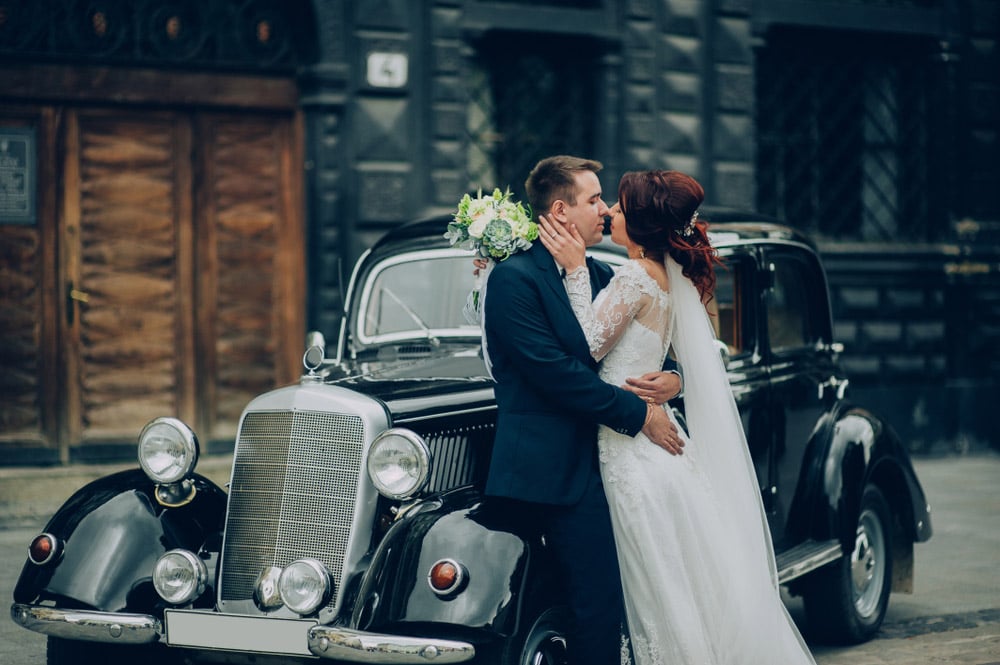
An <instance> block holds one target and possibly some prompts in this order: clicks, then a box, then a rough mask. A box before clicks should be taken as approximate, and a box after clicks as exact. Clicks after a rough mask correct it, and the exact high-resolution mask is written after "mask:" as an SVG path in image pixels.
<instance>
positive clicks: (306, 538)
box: [220, 411, 364, 605]
mask: <svg viewBox="0 0 1000 665" xmlns="http://www.w3.org/2000/svg"><path fill="white" fill-rule="evenodd" d="M363 448H364V424H363V421H362V420H361V418H360V417H358V416H354V415H345V414H339V413H326V412H316V411H263V412H252V413H248V414H247V415H246V417H245V418H244V419H243V423H242V425H241V427H240V434H239V440H238V441H237V443H236V453H235V456H234V460H233V479H232V483H231V485H230V489H229V508H228V511H229V512H228V515H227V519H226V534H225V539H226V540H225V543H224V544H223V550H222V573H221V585H220V586H221V588H220V598H221V599H222V600H249V599H252V598H253V590H254V581H255V580H256V579H257V576H258V575H259V574H260V572H261V571H262V570H264V569H265V568H267V567H269V566H277V567H282V568H283V567H284V566H286V565H288V564H289V563H291V562H292V561H294V560H296V559H299V558H302V557H305V556H310V557H314V558H317V559H319V560H320V561H322V562H323V563H324V564H325V565H326V567H327V569H328V570H330V571H332V572H334V573H339V572H340V571H341V569H342V565H343V561H344V553H345V550H346V549H347V543H348V539H349V537H350V534H351V524H352V522H353V521H354V506H355V497H356V494H357V491H358V474H359V472H360V466H361V459H362V451H363ZM337 581H338V582H339V580H337ZM338 586H339V584H338ZM334 602H335V599H331V601H330V603H331V605H332V604H333V603H334Z"/></svg>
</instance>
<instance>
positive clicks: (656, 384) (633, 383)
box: [622, 371, 682, 404]
mask: <svg viewBox="0 0 1000 665" xmlns="http://www.w3.org/2000/svg"><path fill="white" fill-rule="evenodd" d="M622 388H624V389H625V390H628V391H629V392H633V393H635V394H636V395H638V396H639V397H641V398H642V399H644V400H646V401H647V402H649V403H651V404H664V403H665V402H667V400H671V399H673V398H675V397H677V396H678V395H679V394H680V392H681V388H682V383H681V375H680V373H679V372H675V371H668V372H648V373H646V374H643V375H642V376H640V377H638V378H635V377H629V378H627V379H625V385H623V386H622Z"/></svg>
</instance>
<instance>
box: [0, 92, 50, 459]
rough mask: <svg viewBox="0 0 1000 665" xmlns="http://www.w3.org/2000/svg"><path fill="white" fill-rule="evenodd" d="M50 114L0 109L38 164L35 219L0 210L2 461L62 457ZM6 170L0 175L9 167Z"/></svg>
mask: <svg viewBox="0 0 1000 665" xmlns="http://www.w3.org/2000/svg"><path fill="white" fill-rule="evenodd" d="M56 117H57V116H56V114H55V113H54V111H53V109H51V108H45V107H37V106H14V105H0V131H3V130H5V129H6V128H12V129H14V130H15V131H21V132H25V131H27V132H31V133H32V142H33V145H34V148H35V149H34V150H33V152H34V155H33V157H34V163H35V164H36V167H37V168H36V169H35V174H36V175H37V178H36V183H37V189H36V191H35V201H36V206H35V215H34V219H33V220H31V221H28V222H25V220H23V219H21V220H16V221H15V220H13V219H11V218H9V217H7V216H6V215H4V214H2V213H0V450H2V452H3V462H4V463H8V464H25V463H32V464H41V463H53V462H57V461H59V460H60V450H59V445H58V441H59V438H58V414H57V404H58V402H59V396H58V388H59V380H58V376H57V364H58V361H59V350H58V346H57V326H58V322H57V316H58V306H59V304H60V303H61V299H60V298H59V296H58V294H57V273H56V251H55V245H56V242H55V239H56V233H55V223H54V220H55V216H56V187H55V183H56V168H55V162H56V158H55V155H56V144H55V126H56ZM0 153H6V149H4V148H3V147H2V146H0ZM11 159H15V158H13V157H11ZM21 166H23V165H21ZM4 170H5V171H6V173H3V174H0V177H7V176H8V175H11V173H10V171H12V170H13V169H11V168H8V167H5V169H4ZM4 186H5V187H6V186H7V184H4ZM0 198H2V199H4V200H6V197H0Z"/></svg>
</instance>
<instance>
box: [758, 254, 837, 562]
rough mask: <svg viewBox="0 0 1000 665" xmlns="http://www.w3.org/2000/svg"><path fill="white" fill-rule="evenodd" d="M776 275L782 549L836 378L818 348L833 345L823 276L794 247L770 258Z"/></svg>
mask: <svg viewBox="0 0 1000 665" xmlns="http://www.w3.org/2000/svg"><path fill="white" fill-rule="evenodd" d="M765 264H766V265H767V267H768V269H769V270H770V272H771V275H772V280H771V284H772V285H771V288H770V289H768V291H767V298H766V310H767V314H766V328H767V339H768V341H769V349H770V353H769V356H768V357H769V359H770V368H771V394H772V399H773V404H772V411H773V436H774V442H773V446H774V449H773V459H774V462H773V468H772V488H773V489H772V492H773V493H774V499H775V504H774V509H775V514H774V515H773V516H772V517H773V524H772V533H773V535H774V540H775V546H776V548H778V549H780V548H781V546H782V543H783V541H784V540H785V539H789V540H790V541H791V542H795V541H798V540H799V539H801V538H802V537H803V535H804V534H792V533H786V531H785V525H786V523H787V520H788V517H789V511H790V510H791V507H792V502H793V498H794V496H795V493H796V489H797V486H798V482H799V478H800V475H801V472H802V464H803V460H804V459H805V457H806V452H807V448H808V446H809V443H810V441H811V439H812V435H813V433H814V431H815V430H816V427H817V424H818V423H819V422H820V419H821V418H822V417H823V415H824V414H825V413H826V411H827V410H828V408H829V404H828V403H827V402H826V401H825V398H824V392H823V390H822V389H821V384H823V383H824V382H825V381H826V380H827V379H829V378H830V377H831V376H832V375H833V374H834V373H835V372H836V368H835V367H834V366H833V365H832V364H831V362H830V358H829V356H828V355H824V354H821V353H819V352H818V351H817V345H818V344H821V343H823V342H826V343H829V340H830V334H831V333H830V326H829V314H828V312H829V306H828V303H827V300H826V286H825V281H824V280H823V274H822V271H821V269H820V267H819V265H818V264H817V263H816V261H815V259H814V258H813V257H812V255H810V254H807V253H806V252H803V251H801V250H797V249H796V248H794V247H787V248H783V249H781V248H774V249H771V250H769V252H768V253H767V254H766V256H765Z"/></svg>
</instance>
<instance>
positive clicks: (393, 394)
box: [327, 344, 493, 402]
mask: <svg viewBox="0 0 1000 665" xmlns="http://www.w3.org/2000/svg"><path fill="white" fill-rule="evenodd" d="M479 348H480V347H479V345H478V344H475V345H472V344H468V345H465V344H463V345H449V344H445V345H442V346H441V347H438V348H432V349H431V350H429V351H426V352H421V353H413V354H406V353H397V352H395V351H394V350H392V351H388V352H385V350H383V351H384V352H383V353H380V354H377V355H376V354H373V355H372V358H371V359H370V360H369V359H358V360H350V361H347V362H346V363H345V364H344V365H343V366H342V367H340V368H339V370H338V371H337V372H335V373H333V374H332V375H331V378H330V379H328V381H327V383H330V384H332V385H337V386H340V387H342V388H349V389H351V390H356V391H357V392H360V393H363V394H366V395H370V396H372V397H377V398H378V399H381V400H382V401H385V402H389V401H393V400H400V399H408V398H417V397H430V396H433V395H445V394H453V393H456V392H462V391H471V390H479V389H483V388H492V387H493V380H492V379H490V377H489V375H488V374H487V372H486V364H485V363H484V362H483V358H482V356H481V355H480V352H479Z"/></svg>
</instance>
